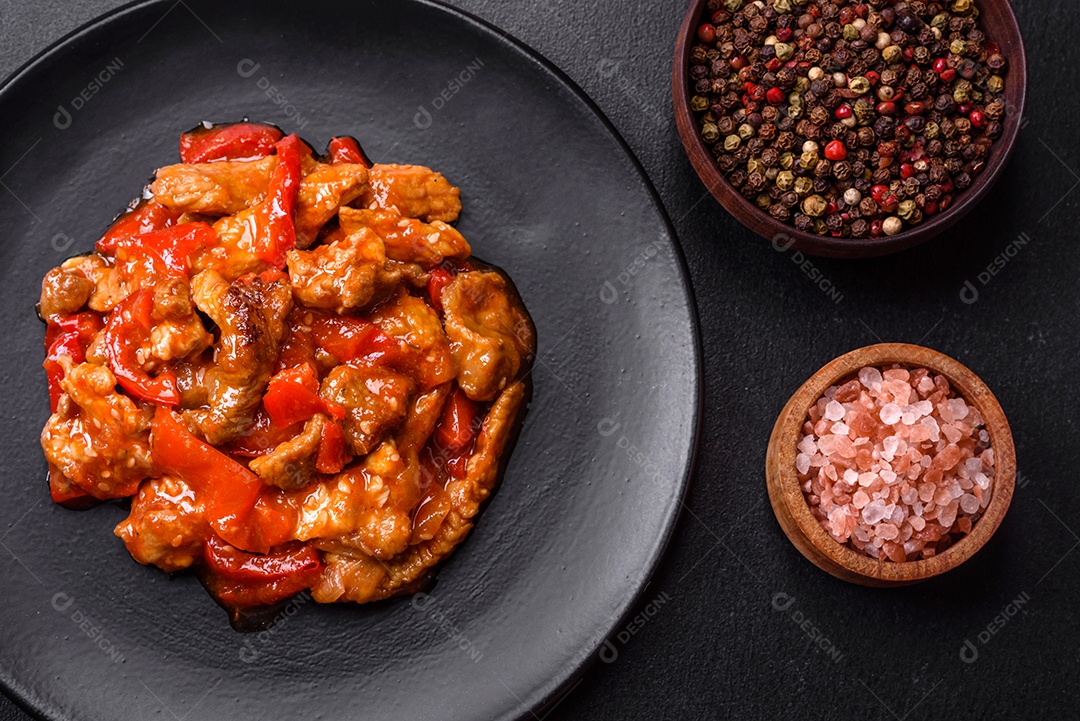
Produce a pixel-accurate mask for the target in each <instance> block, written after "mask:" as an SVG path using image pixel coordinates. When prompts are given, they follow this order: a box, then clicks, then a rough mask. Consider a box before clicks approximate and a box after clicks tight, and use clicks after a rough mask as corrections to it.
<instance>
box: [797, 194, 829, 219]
mask: <svg viewBox="0 0 1080 721" xmlns="http://www.w3.org/2000/svg"><path fill="white" fill-rule="evenodd" d="M799 207H801V208H802V212H804V213H806V214H807V215H809V216H810V217H811V218H820V217H821V216H823V215H825V211H826V210H827V209H828V207H829V201H827V200H825V198H822V197H821V196H820V195H811V196H809V197H807V198H805V199H804V200H803V202H802V205H801V206H799Z"/></svg>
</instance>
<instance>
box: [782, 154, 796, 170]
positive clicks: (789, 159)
mask: <svg viewBox="0 0 1080 721" xmlns="http://www.w3.org/2000/svg"><path fill="white" fill-rule="evenodd" d="M780 167H781V168H783V169H784V170H791V169H792V168H793V167H795V154H794V153H790V152H788V153H782V154H781V155H780Z"/></svg>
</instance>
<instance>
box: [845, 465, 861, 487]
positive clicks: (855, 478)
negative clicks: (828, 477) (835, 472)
mask: <svg viewBox="0 0 1080 721" xmlns="http://www.w3.org/2000/svg"><path fill="white" fill-rule="evenodd" d="M858 482H859V472H858V471H853V470H851V469H850V468H848V469H847V470H846V471H844V483H849V484H851V485H855V484H856V483H858Z"/></svg>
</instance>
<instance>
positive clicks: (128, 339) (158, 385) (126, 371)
mask: <svg viewBox="0 0 1080 721" xmlns="http://www.w3.org/2000/svg"><path fill="white" fill-rule="evenodd" d="M153 307H154V295H153V293H152V292H151V291H149V290H146V289H143V290H138V291H136V292H134V293H132V294H131V295H129V296H128V297H127V298H125V299H124V300H122V301H120V303H119V304H117V306H116V307H115V308H114V309H113V312H112V314H111V315H110V316H109V322H108V323H107V324H106V326H105V354H106V356H107V357H108V359H109V368H110V369H111V370H112V372H113V375H115V376H116V380H117V382H118V383H119V384H120V387H122V388H123V389H124V390H125V391H127V392H128V393H129V394H130V395H132V396H134V397H135V398H138V399H140V400H144V401H150V402H151V403H157V404H159V405H165V406H175V405H176V404H178V403H179V402H180V391H179V389H178V388H177V387H176V374H175V373H174V372H173V371H171V370H167V371H164V372H162V373H160V374H159V375H158V376H157V377H156V378H151V377H150V374H148V373H147V372H146V371H145V370H143V369H142V367H141V366H140V364H139V361H138V357H137V351H138V349H139V346H140V345H142V344H143V343H145V342H146V341H147V340H148V339H149V337H150V329H151V327H152V323H153V321H152V320H151V318H150V314H151V312H152V310H153Z"/></svg>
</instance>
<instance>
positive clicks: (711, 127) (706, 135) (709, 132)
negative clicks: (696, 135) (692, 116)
mask: <svg viewBox="0 0 1080 721" xmlns="http://www.w3.org/2000/svg"><path fill="white" fill-rule="evenodd" d="M701 139H702V140H704V141H705V142H706V143H708V144H709V145H712V144H713V143H715V142H716V141H717V140H719V139H720V129H719V128H717V127H716V125H715V124H713V123H705V125H703V126H702V128H701Z"/></svg>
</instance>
